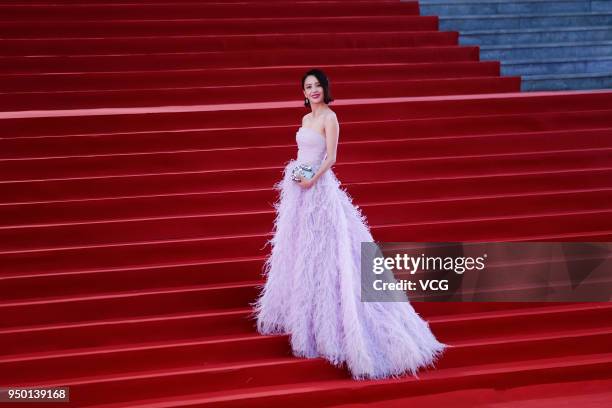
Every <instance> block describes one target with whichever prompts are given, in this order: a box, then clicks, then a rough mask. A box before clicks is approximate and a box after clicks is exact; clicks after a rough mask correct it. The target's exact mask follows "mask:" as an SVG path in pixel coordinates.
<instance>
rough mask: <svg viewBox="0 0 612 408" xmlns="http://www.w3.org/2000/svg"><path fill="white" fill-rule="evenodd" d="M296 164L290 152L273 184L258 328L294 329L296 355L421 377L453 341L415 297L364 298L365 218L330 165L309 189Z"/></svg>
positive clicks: (360, 373) (377, 374)
mask: <svg viewBox="0 0 612 408" xmlns="http://www.w3.org/2000/svg"><path fill="white" fill-rule="evenodd" d="M295 165H297V161H296V160H290V161H289V162H288V163H287V164H286V166H285V169H284V171H283V177H282V179H281V180H280V181H279V182H278V183H276V184H275V186H274V188H275V189H276V190H277V191H278V192H279V196H278V200H277V201H276V202H275V203H274V208H275V210H276V219H275V222H274V226H273V237H272V238H271V239H270V240H269V241H268V243H270V244H271V253H270V255H269V256H268V258H267V259H266V262H265V265H264V270H263V276H264V277H265V278H266V281H265V284H264V285H263V286H262V287H261V292H260V295H259V297H258V298H257V300H256V302H255V303H253V315H252V317H253V318H254V319H255V320H256V323H257V330H258V331H259V333H261V334H266V335H267V334H289V335H290V341H291V348H292V350H293V353H294V355H296V356H299V357H307V358H314V357H323V358H325V359H327V360H328V361H329V362H331V363H332V364H334V365H336V366H339V367H341V366H345V367H347V368H348V369H349V371H350V373H351V375H352V377H353V378H354V379H367V378H387V377H397V376H401V375H403V374H405V373H410V374H412V375H414V376H416V377H417V378H418V376H417V371H418V370H419V368H420V367H426V366H434V365H435V363H436V361H437V359H438V358H439V357H440V356H441V354H442V353H443V352H444V349H445V348H446V347H449V346H448V345H446V344H443V343H441V342H439V341H438V340H437V339H436V338H435V336H434V335H433V333H432V332H431V330H430V328H429V324H428V323H427V322H426V321H425V320H423V319H422V318H421V317H420V315H419V314H418V313H417V312H416V311H415V310H414V308H413V307H412V306H411V305H410V302H408V301H405V302H362V301H361V286H360V285H361V277H360V268H361V265H360V263H361V254H360V251H361V242H373V238H372V235H371V233H370V230H369V227H368V223H367V220H366V218H365V216H364V215H363V214H362V212H361V209H360V208H359V207H357V206H356V205H354V204H353V202H352V198H351V197H350V195H349V194H348V193H347V192H346V190H344V189H342V188H341V187H340V182H339V181H338V179H337V178H336V176H335V174H334V172H333V171H332V169H328V170H327V171H326V172H325V173H323V175H322V176H321V177H320V178H319V180H317V181H316V182H315V184H314V185H313V186H312V187H310V188H307V189H305V188H302V187H300V186H299V185H298V183H296V182H295V181H293V180H292V179H291V170H292V169H293V167H294V166H295ZM316 169H317V166H315V171H316Z"/></svg>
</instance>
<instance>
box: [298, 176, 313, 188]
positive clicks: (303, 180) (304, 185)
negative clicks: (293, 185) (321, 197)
mask: <svg viewBox="0 0 612 408" xmlns="http://www.w3.org/2000/svg"><path fill="white" fill-rule="evenodd" d="M299 177H300V182H299V183H298V185H299V186H300V187H302V188H310V187H312V186H313V184H314V181H312V179H307V178H306V177H304V176H299Z"/></svg>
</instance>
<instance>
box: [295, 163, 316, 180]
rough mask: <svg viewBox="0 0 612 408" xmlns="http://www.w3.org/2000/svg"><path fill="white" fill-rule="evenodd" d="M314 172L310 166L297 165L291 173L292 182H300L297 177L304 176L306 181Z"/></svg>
mask: <svg viewBox="0 0 612 408" xmlns="http://www.w3.org/2000/svg"><path fill="white" fill-rule="evenodd" d="M314 174H315V172H314V170H313V169H312V166H309V165H307V164H298V165H297V166H295V167H294V168H293V170H292V171H291V179H292V180H293V181H300V177H299V176H304V177H305V178H307V179H311V178H312V177H313V176H314Z"/></svg>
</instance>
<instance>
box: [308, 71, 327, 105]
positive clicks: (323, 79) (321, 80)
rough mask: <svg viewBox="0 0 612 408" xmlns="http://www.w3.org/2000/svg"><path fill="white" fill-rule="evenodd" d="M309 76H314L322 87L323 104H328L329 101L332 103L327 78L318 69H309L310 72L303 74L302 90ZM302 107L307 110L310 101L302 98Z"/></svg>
mask: <svg viewBox="0 0 612 408" xmlns="http://www.w3.org/2000/svg"><path fill="white" fill-rule="evenodd" d="M309 75H314V76H315V77H316V78H317V79H318V80H319V83H320V84H321V86H322V87H323V102H325V103H330V102H331V101H333V100H334V97H333V96H332V94H331V90H330V89H329V86H330V85H329V79H328V78H327V75H325V72H323V71H322V70H320V69H318V68H314V69H311V70H310V71H308V72H306V73H305V74H304V76H303V77H302V89H304V82H306V78H307V77H308V76H309ZM304 106H305V107H307V108H308V107H309V106H310V101H309V100H308V98H304Z"/></svg>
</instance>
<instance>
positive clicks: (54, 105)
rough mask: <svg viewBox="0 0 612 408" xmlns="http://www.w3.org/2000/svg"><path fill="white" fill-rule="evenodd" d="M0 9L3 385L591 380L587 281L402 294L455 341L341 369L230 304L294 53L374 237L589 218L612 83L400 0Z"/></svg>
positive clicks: (287, 146)
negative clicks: (595, 86)
mask: <svg viewBox="0 0 612 408" xmlns="http://www.w3.org/2000/svg"><path fill="white" fill-rule="evenodd" d="M0 20H1V22H0V35H1V36H2V44H3V47H2V51H1V55H0V59H1V61H2V64H0V72H1V73H2V75H1V76H0V124H1V128H2V134H1V135H0V188H1V191H2V194H1V196H0V316H2V318H1V319H0V350H1V351H0V387H6V386H19V385H21V386H25V385H57V386H69V387H70V394H71V401H72V402H71V404H57V406H63V407H65V406H67V405H71V406H78V407H85V406H104V407H111V406H113V407H115V406H116V407H119V406H121V407H179V406H189V407H213V406H214V407H244V406H254V407H270V406H292V407H302V406H305V407H316V406H342V407H357V406H364V405H371V406H375V407H399V406H402V407H403V406H410V405H411V404H414V405H415V406H416V405H417V404H420V405H419V406H441V405H449V406H453V407H463V406H465V407H496V408H506V407H519V408H527V407H549V406H550V407H552V406H554V407H558V406H562V404H567V406H580V407H581V408H590V407H604V406H610V404H612V394H610V391H609V390H610V387H611V385H612V348H611V347H610V344H612V304H610V303H543V302H542V303H458V302H455V303H423V302H414V306H415V309H417V311H418V312H419V313H420V314H421V315H422V316H424V317H425V318H426V319H427V320H428V321H429V322H430V323H431V327H432V330H433V331H434V333H435V334H436V336H437V337H439V338H440V340H442V341H444V342H447V343H449V344H453V345H455V346H457V347H455V348H453V349H451V350H449V351H448V353H447V354H446V355H445V356H444V357H443V358H442V359H441V360H440V363H439V366H438V368H437V369H432V370H429V371H426V372H423V373H422V374H421V376H420V379H418V380H417V379H414V378H410V377H407V378H403V379H400V380H388V381H361V382H356V381H352V380H350V379H349V376H348V373H347V372H345V371H343V370H338V369H336V368H334V367H332V366H331V365H329V364H328V363H326V362H325V361H324V360H321V359H312V360H305V359H298V358H294V357H292V356H291V353H290V348H289V344H288V338H287V337H286V336H271V337H263V336H259V335H258V334H257V333H256V332H255V331H254V327H253V325H252V323H251V322H250V321H248V320H246V316H247V314H248V313H249V311H250V310H249V308H248V304H249V302H251V301H253V299H254V297H255V296H256V293H257V292H256V285H258V284H260V283H261V282H262V281H261V276H260V272H261V268H262V265H263V261H264V259H265V255H266V253H267V250H269V248H266V249H264V248H263V247H264V244H265V242H266V240H267V239H269V238H270V231H271V228H272V220H273V216H274V213H273V208H272V205H271V203H272V202H273V201H274V200H275V193H274V191H273V190H272V185H273V184H274V183H275V182H276V181H277V180H278V179H279V177H280V176H281V174H280V171H281V169H282V167H283V163H285V162H286V161H287V160H288V159H289V158H291V157H293V156H294V155H295V149H296V147H295V132H296V131H297V128H298V126H299V125H300V118H301V116H302V115H303V114H304V113H306V110H305V109H304V108H303V107H302V106H301V89H300V83H299V80H300V78H301V75H302V74H303V73H304V72H305V71H306V70H308V69H309V68H311V67H321V68H323V69H324V70H325V71H326V73H328V74H329V76H330V78H331V80H332V91H333V93H334V95H335V97H336V98H337V100H336V101H335V102H333V103H332V104H331V105H330V106H331V108H332V109H334V111H335V112H336V113H337V114H338V118H339V120H340V123H341V132H340V135H341V136H340V146H339V150H338V152H339V153H338V162H337V164H336V165H335V167H334V168H335V171H336V173H337V175H338V177H339V179H340V180H341V181H342V183H343V185H344V186H346V188H347V189H348V191H349V192H350V193H351V195H352V196H353V197H354V200H355V203H356V204H358V205H359V206H361V207H362V209H363V212H364V214H365V215H366V216H367V218H368V221H369V223H370V225H371V227H372V232H373V235H374V237H375V238H376V239H377V240H379V241H408V242H410V241H610V240H611V238H612V206H611V204H610V203H612V137H610V136H611V135H612V91H601V92H553V93H550V92H549V93H529V94H528V93H520V92H518V91H519V89H520V78H518V77H501V76H500V75H499V63H498V62H496V61H486V62H485V61H483V62H480V61H479V53H478V47H460V46H458V45H457V33H450V32H440V31H438V24H437V23H438V21H437V18H436V17H431V16H428V17H422V16H419V9H418V4H417V2H399V1H383V0H381V1H375V0H370V1H358V0H355V1H330V0H317V1H312V2H299V1H263V0H259V1H255V0H248V1H246V0H245V1H244V2H238V1H229V0H215V2H214V3H208V2H197V1H192V0H188V1H187V0H183V1H180V2H176V3H172V2H168V1H162V0H147V1H146V2H145V1H141V2H137V1H128V0H120V1H115V2H110V1H103V0H87V1H86V2H84V3H83V2H78V1H70V0H58V1H54V2H43V1H41V2H38V3H36V5H32V4H30V3H28V2H14V3H12V4H3V5H0ZM7 406H8V405H7ZM44 406H45V407H52V406H55V404H51V403H45V404H44Z"/></svg>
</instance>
